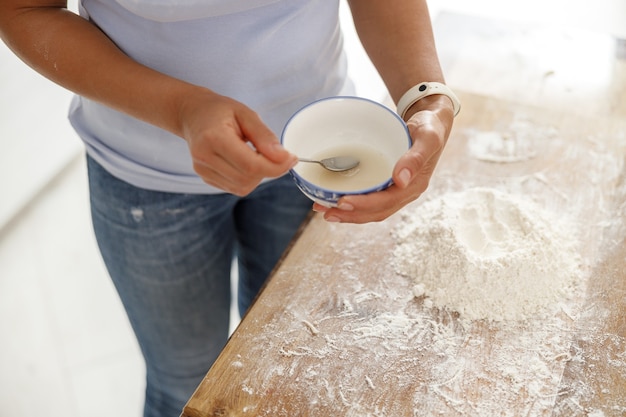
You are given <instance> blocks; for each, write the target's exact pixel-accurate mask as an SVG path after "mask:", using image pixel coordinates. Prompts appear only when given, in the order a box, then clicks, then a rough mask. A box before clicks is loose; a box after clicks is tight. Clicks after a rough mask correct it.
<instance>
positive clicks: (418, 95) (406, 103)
mask: <svg viewBox="0 0 626 417" xmlns="http://www.w3.org/2000/svg"><path fill="white" fill-rule="evenodd" d="M435 94H441V95H444V96H447V97H448V98H449V99H450V101H452V108H453V109H454V115H455V116H456V115H457V114H459V111H460V110H461V102H460V101H459V98H458V97H457V96H456V94H454V93H453V92H452V90H450V88H449V87H448V86H447V85H445V84H442V83H437V82H426V83H421V84H418V85H416V86H415V87H411V88H410V89H409V90H408V91H407V92H406V93H404V95H403V96H402V97H400V100H398V106H397V112H398V114H399V115H400V117H402V119H404V115H405V114H406V111H407V110H408V109H409V107H411V106H412V105H413V104H415V103H416V102H417V101H418V100H420V99H422V98H424V97H427V96H432V95H435Z"/></svg>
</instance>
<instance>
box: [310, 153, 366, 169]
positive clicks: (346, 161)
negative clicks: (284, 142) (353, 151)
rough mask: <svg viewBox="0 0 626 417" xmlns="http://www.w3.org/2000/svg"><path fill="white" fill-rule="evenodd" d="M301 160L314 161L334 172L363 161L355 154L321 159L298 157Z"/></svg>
mask: <svg viewBox="0 0 626 417" xmlns="http://www.w3.org/2000/svg"><path fill="white" fill-rule="evenodd" d="M298 160H299V161H300V162H313V163H316V164H320V165H321V166H323V167H324V168H326V169H327V170H329V171H333V172H342V171H348V170H350V169H352V168H355V167H356V166H358V165H359V163H360V162H361V161H359V160H358V159H357V158H355V157H353V156H345V155H342V156H333V157H332V158H324V159H321V160H319V161H317V160H315V159H308V158H298Z"/></svg>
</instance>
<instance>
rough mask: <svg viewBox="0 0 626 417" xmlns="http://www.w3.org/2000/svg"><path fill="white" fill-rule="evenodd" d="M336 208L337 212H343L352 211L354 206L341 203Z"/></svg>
mask: <svg viewBox="0 0 626 417" xmlns="http://www.w3.org/2000/svg"><path fill="white" fill-rule="evenodd" d="M337 208H338V209H339V210H344V211H352V210H354V206H353V205H352V204H350V203H348V202H345V201H342V202H340V203H339V205H338V206H337Z"/></svg>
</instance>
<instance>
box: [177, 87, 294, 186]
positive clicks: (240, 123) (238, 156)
mask: <svg viewBox="0 0 626 417" xmlns="http://www.w3.org/2000/svg"><path fill="white" fill-rule="evenodd" d="M179 110H180V111H179V113H178V115H179V121H180V122H179V123H180V135H181V136H182V137H183V138H184V139H185V140H186V141H187V144H188V146H189V151H190V152H191V157H192V160H193V166H194V170H195V171H196V173H197V174H198V175H199V176H200V177H201V178H202V179H203V180H204V181H205V182H206V183H208V184H210V185H212V186H214V187H217V188H219V189H221V190H224V191H226V192H229V193H232V194H236V195H239V196H244V195H247V194H249V193H250V192H251V191H252V190H253V189H254V188H255V187H256V186H257V185H258V184H259V183H260V182H261V180H263V179H264V178H274V177H279V176H282V175H284V174H285V173H286V172H287V171H288V170H289V169H290V168H292V167H293V166H294V165H295V164H296V163H297V158H296V156H294V155H292V154H291V153H289V152H288V151H287V150H285V149H284V148H283V147H282V146H281V145H280V142H279V141H278V138H277V137H276V135H275V134H274V133H273V132H272V131H271V130H270V129H269V128H268V127H267V126H266V125H265V124H264V123H263V122H262V121H261V119H260V118H259V116H258V115H257V113H255V112H254V111H253V110H251V109H250V108H248V107H247V106H245V105H244V104H242V103H240V102H238V101H235V100H233V99H230V98H228V97H224V96H221V95H218V94H215V93H213V92H211V91H209V90H204V89H201V88H199V87H198V91H197V92H194V93H193V94H189V95H187V96H185V99H184V100H183V102H182V104H181V105H180V106H179Z"/></svg>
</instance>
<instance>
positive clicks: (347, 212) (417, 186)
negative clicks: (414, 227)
mask: <svg viewBox="0 0 626 417" xmlns="http://www.w3.org/2000/svg"><path fill="white" fill-rule="evenodd" d="M428 98H429V99H430V97H428ZM433 98H434V97H433ZM437 99H439V100H448V98H447V97H444V96H437ZM453 118H454V116H453V114H452V109H451V107H450V106H445V107H443V108H441V107H440V108H438V109H437V110H435V111H433V110H430V109H428V108H426V109H423V110H420V111H417V112H416V113H414V114H413V115H412V116H411V117H410V119H409V120H408V121H407V126H408V128H409V133H410V134H411V138H412V140H413V145H412V146H411V149H409V150H408V151H407V152H406V153H405V154H404V155H403V156H402V157H401V158H400V159H399V160H398V162H397V163H396V165H395V167H394V169H393V184H392V185H391V186H390V187H389V188H387V189H386V190H383V191H379V192H376V193H371V194H366V195H349V196H344V197H342V198H341V199H340V200H339V202H338V206H337V207H335V208H329V207H325V206H322V205H320V204H317V203H316V204H314V206H313V209H314V210H315V211H317V212H321V213H324V219H326V220H327V221H330V222H341V223H369V222H376V221H381V220H384V219H386V218H388V217H389V216H391V215H392V214H394V213H396V212H397V211H398V210H400V209H401V208H403V207H404V206H406V205H407V204H409V203H410V202H412V201H415V200H416V199H417V198H419V196H420V195H422V193H423V192H424V191H426V188H427V187H428V184H429V182H430V178H431V176H432V175H433V172H434V170H435V167H436V165H437V162H438V161H439V157H440V156H441V153H442V152H443V149H444V147H445V144H446V142H447V140H448V136H449V134H450V129H451V127H452V120H453Z"/></svg>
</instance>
